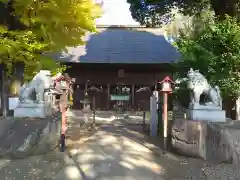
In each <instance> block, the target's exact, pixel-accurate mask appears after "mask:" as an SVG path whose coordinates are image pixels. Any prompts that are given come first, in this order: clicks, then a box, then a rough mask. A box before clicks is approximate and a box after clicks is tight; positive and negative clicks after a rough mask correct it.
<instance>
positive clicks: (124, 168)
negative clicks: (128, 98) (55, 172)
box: [61, 119, 205, 180]
mask: <svg viewBox="0 0 240 180" xmlns="http://www.w3.org/2000/svg"><path fill="white" fill-rule="evenodd" d="M126 123H127V121H125V120H123V119H117V120H114V121H112V123H111V124H101V125H99V126H97V127H96V129H94V130H93V129H91V130H88V131H86V130H83V129H79V128H75V130H72V131H71V132H69V136H68V140H67V143H68V152H69V155H70V157H71V159H72V160H73V163H70V164H69V165H66V167H65V169H64V173H63V174H61V176H64V175H65V176H66V178H65V179H68V180H71V179H81V178H83V179H94V180H98V179H99V180H103V179H111V180H115V179H116V180H117V179H121V180H122V179H129V180H130V179H131V180H132V179H138V180H139V179H140V180H141V179H142V180H155V179H156V180H157V179H158V180H159V179H163V180H172V179H178V180H180V179H204V177H203V176H202V172H201V169H202V168H203V167H204V166H205V162H204V161H202V160H199V159H194V158H186V157H182V156H177V155H174V154H171V153H168V154H165V155H164V154H163V153H162V150H161V148H160V146H161V143H160V142H158V140H157V139H152V138H149V137H147V136H146V135H145V134H144V133H143V131H142V125H136V124H135V125H134V124H132V125H130V124H126ZM84 131H85V132H84ZM77 137H78V138H77ZM80 177H81V178H80Z"/></svg>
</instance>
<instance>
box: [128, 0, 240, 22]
mask: <svg viewBox="0 0 240 180" xmlns="http://www.w3.org/2000/svg"><path fill="white" fill-rule="evenodd" d="M127 1H128V3H130V10H131V13H132V15H133V18H134V19H135V20H137V21H138V22H140V23H141V24H142V25H148V26H156V25H157V26H159V25H161V24H162V23H163V22H164V21H162V20H161V21H159V19H162V18H161V17H164V16H165V15H168V16H167V17H164V18H169V15H170V14H169V13H170V12H171V11H172V9H178V10H179V11H180V13H181V14H184V15H188V16H195V15H197V14H199V13H201V12H204V11H207V10H211V11H213V12H214V13H215V15H216V16H218V17H219V18H220V19H224V18H225V15H226V14H227V15H229V16H231V17H239V14H240V13H239V12H240V8H239V4H240V0H234V1H230V0H228V1H227V0H226V1H219V0H167V1H166V0H127ZM156 17H158V19H156ZM165 21H167V20H166V19H165ZM150 23H152V24H150Z"/></svg>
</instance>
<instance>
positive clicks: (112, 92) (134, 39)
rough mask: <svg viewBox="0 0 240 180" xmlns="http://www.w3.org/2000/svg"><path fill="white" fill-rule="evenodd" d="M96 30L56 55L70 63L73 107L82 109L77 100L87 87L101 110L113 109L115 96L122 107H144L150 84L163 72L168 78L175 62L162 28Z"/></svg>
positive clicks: (147, 105)
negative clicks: (85, 38) (121, 102)
mask: <svg viewBox="0 0 240 180" xmlns="http://www.w3.org/2000/svg"><path fill="white" fill-rule="evenodd" d="M98 30H99V31H100V32H99V33H98V34H91V35H89V36H88V37H87V38H88V41H87V43H86V45H84V46H79V47H75V48H69V49H68V53H67V54H65V53H62V54H61V56H60V57H58V61H60V62H62V63H63V64H66V65H68V66H69V67H70V68H68V70H67V73H68V74H69V76H70V77H72V78H74V79H75V86H74V94H73V101H74V108H76V109H81V108H82V105H81V103H80V102H82V101H83V99H84V94H85V93H86V91H87V93H88V95H89V96H90V97H93V96H94V97H95V100H96V109H99V110H110V109H114V106H115V103H116V101H114V100H120V99H121V98H123V99H122V100H123V101H124V102H123V103H124V107H125V108H126V109H129V110H130V109H131V110H132V109H134V110H138V109H145V110H148V109H149V98H150V96H151V94H152V92H151V90H152V88H153V87H154V85H155V84H156V83H157V82H158V81H160V80H162V79H163V78H164V77H165V76H166V75H168V76H172V73H173V72H172V71H173V69H172V66H171V63H172V62H176V61H177V60H178V58H179V53H178V52H177V50H176V49H175V48H174V47H173V46H172V45H171V44H170V43H169V42H168V41H167V40H166V38H165V37H164V35H163V34H164V32H163V30H162V29H157V28H156V29H154V28H153V29H151V28H143V27H99V28H98ZM91 87H94V88H95V90H90V89H89V88H91ZM88 89H89V91H88ZM119 96H121V97H119ZM119 98H120V99H119Z"/></svg>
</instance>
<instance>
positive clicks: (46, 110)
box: [14, 102, 52, 118]
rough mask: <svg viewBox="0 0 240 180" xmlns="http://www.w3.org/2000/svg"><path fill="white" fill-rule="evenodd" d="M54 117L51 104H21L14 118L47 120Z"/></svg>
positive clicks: (15, 110)
mask: <svg viewBox="0 0 240 180" xmlns="http://www.w3.org/2000/svg"><path fill="white" fill-rule="evenodd" d="M51 115H52V108H51V105H50V104H49V103H44V102H42V103H20V104H19V105H18V106H17V108H16V109H14V117H31V118H46V117H47V116H51Z"/></svg>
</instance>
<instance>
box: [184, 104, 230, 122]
mask: <svg viewBox="0 0 240 180" xmlns="http://www.w3.org/2000/svg"><path fill="white" fill-rule="evenodd" d="M187 119H190V120H194V121H211V122H225V121H226V112H225V111H224V110H222V109H221V108H220V107H216V106H204V105H198V104H190V105H189V109H188V110H187Z"/></svg>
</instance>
